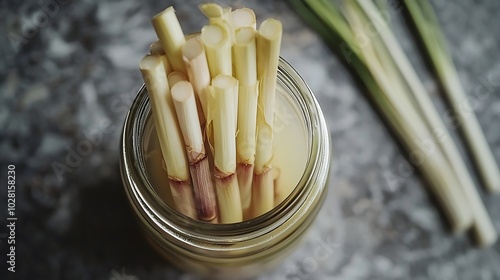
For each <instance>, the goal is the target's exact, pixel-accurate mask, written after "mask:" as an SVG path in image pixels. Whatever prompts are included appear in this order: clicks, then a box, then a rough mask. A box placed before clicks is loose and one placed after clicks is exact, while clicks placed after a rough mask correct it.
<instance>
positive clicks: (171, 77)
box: [167, 71, 187, 88]
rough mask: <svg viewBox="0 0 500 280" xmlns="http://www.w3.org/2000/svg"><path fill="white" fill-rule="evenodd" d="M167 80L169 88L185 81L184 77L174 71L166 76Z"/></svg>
mask: <svg viewBox="0 0 500 280" xmlns="http://www.w3.org/2000/svg"><path fill="white" fill-rule="evenodd" d="M167 79H168V84H169V85H170V88H173V87H174V86H175V85H176V84H177V83H178V82H183V81H187V77H186V75H184V74H183V73H182V72H179V71H174V72H172V73H170V74H168V76H167Z"/></svg>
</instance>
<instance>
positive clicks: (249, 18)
mask: <svg viewBox="0 0 500 280" xmlns="http://www.w3.org/2000/svg"><path fill="white" fill-rule="evenodd" d="M230 22H231V25H232V27H233V29H234V30H238V28H241V27H251V28H253V29H256V26H257V21H256V19H255V13H254V12H253V11H252V10H251V9H248V8H241V9H236V10H234V11H232V12H231V20H230Z"/></svg>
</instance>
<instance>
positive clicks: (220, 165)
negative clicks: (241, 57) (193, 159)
mask: <svg viewBox="0 0 500 280" xmlns="http://www.w3.org/2000/svg"><path fill="white" fill-rule="evenodd" d="M212 88H213V92H212V93H213V96H211V97H210V98H209V105H208V107H209V111H211V113H210V114H211V115H212V117H213V121H212V126H213V145H214V165H215V174H214V175H215V187H216V193H217V202H218V206H219V217H220V222H221V223H235V222H241V221H242V219H243V212H242V207H241V201H240V192H239V187H238V180H237V178H236V139H235V137H236V110H237V108H235V106H234V104H235V101H234V100H235V98H236V96H237V94H238V81H237V80H236V79H235V78H233V77H231V76H227V75H219V76H217V77H216V78H214V79H213V80H212Z"/></svg>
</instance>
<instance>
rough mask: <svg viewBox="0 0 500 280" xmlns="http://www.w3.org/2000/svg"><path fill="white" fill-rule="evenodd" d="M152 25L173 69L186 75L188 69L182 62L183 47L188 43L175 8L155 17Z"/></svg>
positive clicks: (170, 8)
mask: <svg viewBox="0 0 500 280" xmlns="http://www.w3.org/2000/svg"><path fill="white" fill-rule="evenodd" d="M152 23H153V27H154V29H155V31H156V35H157V36H158V38H159V39H160V42H161V45H162V46H163V50H164V51H165V54H166V55H167V58H168V61H169V62H170V63H171V64H172V67H173V69H174V70H175V71H180V72H183V73H185V72H186V68H185V66H184V61H182V46H183V45H184V43H185V42H186V39H185V38H184V32H182V28H181V25H180V24H179V20H178V19H177V16H176V15H175V10H174V8H173V7H168V8H167V9H165V10H164V11H162V12H160V13H159V14H157V15H156V16H154V17H153V20H152Z"/></svg>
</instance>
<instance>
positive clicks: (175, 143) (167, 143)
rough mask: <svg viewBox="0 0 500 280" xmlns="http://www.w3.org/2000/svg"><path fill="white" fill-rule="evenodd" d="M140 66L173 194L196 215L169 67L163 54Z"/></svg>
mask: <svg viewBox="0 0 500 280" xmlns="http://www.w3.org/2000/svg"><path fill="white" fill-rule="evenodd" d="M139 68H140V70H141V74H142V76H143V79H144V82H145V83H146V88H147V90H148V95H149V99H150V102H151V110H152V113H153V119H154V122H155V126H156V132H157V135H158V141H159V143H160V148H161V151H162V155H163V159H164V161H165V164H166V166H167V171H168V172H167V175H168V178H169V180H170V183H171V184H170V187H171V190H172V194H173V195H176V196H178V198H179V202H178V203H179V205H180V206H181V207H177V206H176V208H177V210H178V211H179V212H181V213H183V214H185V215H187V216H190V217H192V218H196V216H192V212H193V211H195V212H196V210H195V209H196V207H195V204H194V198H193V197H192V196H189V193H191V194H192V189H191V185H190V176H189V168H188V163H187V160H186V155H185V153H184V143H183V140H182V136H181V132H180V129H179V126H178V124H177V118H176V115H175V111H174V110H175V109H174V105H173V102H172V97H171V95H170V88H169V86H168V82H167V80H166V79H165V77H166V74H165V67H164V65H163V62H162V59H161V57H160V56H146V57H144V58H143V59H142V60H141V62H140V64H139ZM173 183H178V184H173ZM184 188H188V189H184ZM181 199H182V200H181ZM176 205H177V203H176Z"/></svg>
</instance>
